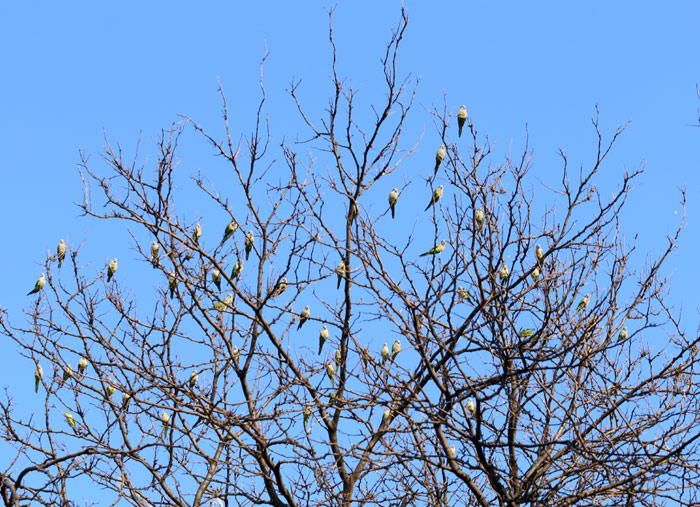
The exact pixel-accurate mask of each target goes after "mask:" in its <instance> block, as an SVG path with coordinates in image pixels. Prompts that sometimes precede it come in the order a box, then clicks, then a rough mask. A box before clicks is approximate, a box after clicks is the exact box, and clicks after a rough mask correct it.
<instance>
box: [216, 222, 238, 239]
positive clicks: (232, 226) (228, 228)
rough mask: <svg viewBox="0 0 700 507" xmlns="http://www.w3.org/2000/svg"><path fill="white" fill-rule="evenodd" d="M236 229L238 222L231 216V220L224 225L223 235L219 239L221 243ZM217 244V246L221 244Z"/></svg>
mask: <svg viewBox="0 0 700 507" xmlns="http://www.w3.org/2000/svg"><path fill="white" fill-rule="evenodd" d="M237 230H238V222H236V219H235V218H233V219H231V221H230V222H229V223H228V225H227V226H226V229H224V237H223V238H222V239H221V245H223V244H224V243H225V242H226V240H227V239H228V238H230V237H231V235H232V234H233V233H234V232H236V231H237ZM221 245H219V246H221Z"/></svg>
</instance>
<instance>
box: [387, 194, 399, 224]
mask: <svg viewBox="0 0 700 507" xmlns="http://www.w3.org/2000/svg"><path fill="white" fill-rule="evenodd" d="M398 200H399V189H398V188H395V189H393V190H392V191H391V192H389V207H390V208H391V218H394V213H395V211H396V201H398Z"/></svg>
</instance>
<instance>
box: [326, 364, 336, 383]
mask: <svg viewBox="0 0 700 507" xmlns="http://www.w3.org/2000/svg"><path fill="white" fill-rule="evenodd" d="M326 373H327V374H328V377H330V379H331V387H335V366H333V363H331V362H330V361H326Z"/></svg>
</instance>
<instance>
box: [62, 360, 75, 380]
mask: <svg viewBox="0 0 700 507" xmlns="http://www.w3.org/2000/svg"><path fill="white" fill-rule="evenodd" d="M71 377H73V368H71V367H70V364H67V365H65V366H64V367H63V382H65V381H66V380H68V379H69V378H71Z"/></svg>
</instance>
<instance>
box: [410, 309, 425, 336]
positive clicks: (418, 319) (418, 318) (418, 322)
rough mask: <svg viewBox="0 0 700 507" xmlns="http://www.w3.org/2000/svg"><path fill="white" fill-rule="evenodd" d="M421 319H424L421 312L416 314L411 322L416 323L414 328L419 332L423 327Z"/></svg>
mask: <svg viewBox="0 0 700 507" xmlns="http://www.w3.org/2000/svg"><path fill="white" fill-rule="evenodd" d="M423 321H424V318H423V314H422V313H418V314H416V316H415V318H414V321H413V323H414V324H415V325H416V329H417V330H418V332H419V333H420V332H421V330H422V329H423Z"/></svg>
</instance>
